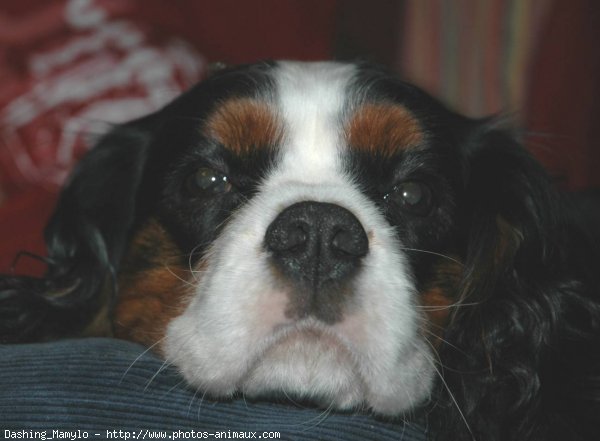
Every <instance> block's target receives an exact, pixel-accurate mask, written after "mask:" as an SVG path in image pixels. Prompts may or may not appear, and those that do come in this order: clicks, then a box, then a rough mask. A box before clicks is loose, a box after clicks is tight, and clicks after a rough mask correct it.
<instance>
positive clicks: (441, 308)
mask: <svg viewBox="0 0 600 441" xmlns="http://www.w3.org/2000/svg"><path fill="white" fill-rule="evenodd" d="M478 305H481V302H471V303H461V302H459V303H452V304H450V305H446V306H429V305H415V307H416V308H418V309H422V310H425V311H444V310H446V309H451V308H462V307H463V306H478Z"/></svg>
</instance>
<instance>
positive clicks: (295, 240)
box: [266, 222, 309, 251]
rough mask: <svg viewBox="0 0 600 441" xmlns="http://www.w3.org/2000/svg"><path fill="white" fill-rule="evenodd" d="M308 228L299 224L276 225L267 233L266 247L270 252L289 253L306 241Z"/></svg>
mask: <svg viewBox="0 0 600 441" xmlns="http://www.w3.org/2000/svg"><path fill="white" fill-rule="evenodd" d="M308 230H309V228H308V227H307V226H306V225H304V224H303V223H301V222H293V223H289V224H278V225H276V226H275V227H274V228H272V229H270V231H269V232H268V233H267V235H266V237H267V247H268V248H269V249H270V250H272V251H291V250H293V249H295V248H298V247H300V246H301V245H304V244H305V243H306V242H307V241H308V236H309V232H308Z"/></svg>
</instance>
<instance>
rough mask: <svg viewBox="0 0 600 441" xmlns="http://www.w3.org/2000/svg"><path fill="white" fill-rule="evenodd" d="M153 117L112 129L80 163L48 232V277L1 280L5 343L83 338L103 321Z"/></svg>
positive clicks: (130, 222) (0, 307)
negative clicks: (82, 336) (92, 327)
mask: <svg viewBox="0 0 600 441" xmlns="http://www.w3.org/2000/svg"><path fill="white" fill-rule="evenodd" d="M151 118H152V117H147V118H144V119H140V120H137V121H134V122H132V123H129V124H126V125H123V126H121V127H118V128H116V129H115V130H113V131H112V132H110V133H108V134H107V135H105V136H104V137H103V138H102V139H100V141H99V143H98V144H97V146H96V147H95V148H93V149H92V150H91V151H90V152H89V153H88V154H87V155H86V156H85V157H84V158H83V159H82V161H81V162H80V163H79V164H78V165H77V166H76V168H75V171H74V173H73V174H72V176H71V178H70V181H69V183H68V184H67V185H66V187H65V188H64V190H63V192H62V193H61V195H60V197H59V201H58V204H57V207H56V210H55V212H54V214H53V216H52V218H51V220H50V222H49V224H48V225H47V227H46V230H45V239H46V244H47V248H48V258H47V260H46V262H47V265H48V269H47V272H46V274H45V276H44V277H43V278H40V279H38V278H30V277H11V276H1V277H0V339H1V341H2V342H26V341H39V340H48V339H54V338H60V337H65V336H73V335H79V334H81V333H85V331H86V328H88V327H89V326H92V325H93V322H94V321H96V322H97V323H95V324H94V326H95V325H98V326H102V323H101V322H102V320H101V318H100V317H99V316H100V315H102V312H104V311H105V310H107V309H108V308H109V307H110V304H111V301H112V300H111V299H112V297H114V294H115V292H114V283H115V272H116V269H117V267H118V264H119V261H120V259H121V257H122V255H123V252H124V247H125V245H126V240H127V237H128V233H129V231H130V229H131V227H132V225H133V223H134V221H135V217H136V210H137V208H138V207H136V194H137V191H138V187H139V185H140V181H141V179H142V172H143V169H144V165H145V160H146V155H147V144H148V141H149V137H150V130H151V129H150V127H151V126H150V124H151V122H152V121H151Z"/></svg>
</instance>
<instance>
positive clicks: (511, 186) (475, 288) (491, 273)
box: [462, 121, 559, 301]
mask: <svg viewBox="0 0 600 441" xmlns="http://www.w3.org/2000/svg"><path fill="white" fill-rule="evenodd" d="M464 155H465V161H466V173H465V190H466V191H465V200H464V207H465V208H464V212H466V213H467V225H466V228H467V231H466V237H467V238H468V244H467V250H466V251H467V253H466V259H465V263H466V265H465V266H466V269H467V271H466V274H465V275H466V277H465V283H466V285H465V286H464V287H463V292H462V294H463V295H464V296H469V297H470V296H476V297H478V300H479V301H481V300H483V299H484V298H485V297H486V296H489V295H491V294H492V293H493V291H494V286H496V285H497V282H498V279H499V278H502V277H503V276H505V275H506V274H505V273H506V272H507V271H516V273H515V274H513V275H518V274H531V270H532V269H533V267H537V268H541V267H542V266H543V265H545V263H546V262H547V260H548V259H549V258H550V257H551V256H552V253H553V252H554V251H555V249H554V247H553V245H556V242H555V240H554V239H553V236H554V235H555V234H556V232H557V226H558V222H559V219H558V218H557V213H559V209H558V206H557V204H558V194H557V192H556V190H555V189H554V186H553V184H552V182H551V180H550V178H549V176H548V175H547V174H546V172H545V171H544V169H543V168H542V166H541V165H540V164H539V163H538V162H537V161H536V160H535V159H534V158H533V157H532V156H531V155H530V154H529V153H528V152H527V151H526V150H525V149H524V148H523V147H522V146H521V145H520V144H519V143H518V142H517V141H516V140H515V139H514V137H513V136H512V135H511V134H510V133H509V132H507V131H504V130H500V129H496V128H493V127H490V123H489V122H487V121H485V122H482V123H480V125H479V126H478V127H477V128H476V129H475V130H474V131H473V132H472V133H471V136H470V137H469V138H468V139H467V141H466V143H465V145H464ZM482 296H483V297H482Z"/></svg>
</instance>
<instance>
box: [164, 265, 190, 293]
mask: <svg viewBox="0 0 600 441" xmlns="http://www.w3.org/2000/svg"><path fill="white" fill-rule="evenodd" d="M164 267H165V269H166V270H167V271H169V272H170V273H171V274H172V275H173V277H175V278H176V279H179V280H181V281H182V282H183V283H185V284H186V285H189V286H191V287H194V288H195V287H196V286H197V285H196V284H195V283H192V282H190V281H188V280H185V279H184V278H183V277H180V276H178V275H177V274H175V272H174V271H173V270H172V269H171V267H170V266H169V265H165V266H164ZM186 271H187V270H186ZM191 272H193V271H191Z"/></svg>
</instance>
